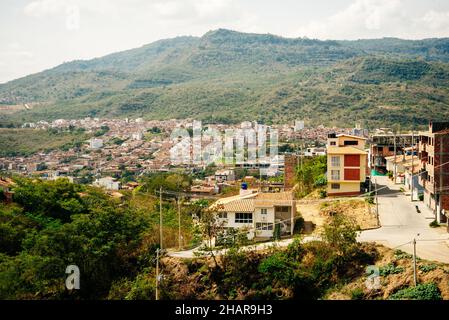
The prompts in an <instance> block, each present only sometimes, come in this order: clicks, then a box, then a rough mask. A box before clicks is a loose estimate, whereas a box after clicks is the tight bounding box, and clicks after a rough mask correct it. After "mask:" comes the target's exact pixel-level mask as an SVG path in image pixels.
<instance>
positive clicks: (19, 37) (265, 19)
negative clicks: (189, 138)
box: [0, 0, 449, 83]
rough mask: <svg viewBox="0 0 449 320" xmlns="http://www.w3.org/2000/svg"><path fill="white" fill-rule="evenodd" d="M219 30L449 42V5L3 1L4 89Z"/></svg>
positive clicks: (307, 0) (430, 0)
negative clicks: (80, 62) (67, 66)
mask: <svg viewBox="0 0 449 320" xmlns="http://www.w3.org/2000/svg"><path fill="white" fill-rule="evenodd" d="M218 28H227V29H232V30H237V31H242V32H256V33H271V34H276V35H281V36H285V37H293V38H295V37H308V38H316V39H349V40H353V39H367V38H369V39H372V38H382V37H398V38H404V39H423V38H434V37H449V1H448V0H426V1H422V0H332V1H331V0H328V1H324V0H313V1H311V0H275V1H274V0H1V1H0V83H4V82H7V81H10V80H13V79H16V78H19V77H22V76H25V75H28V74H31V73H36V72H39V71H42V70H45V69H48V68H51V67H54V66H57V65H59V64H61V63H63V62H67V61H72V60H76V59H91V58H95V57H100V56H103V55H106V54H109V53H113V52H117V51H121V50H127V49H131V48H136V47H140V46H142V45H145V44H148V43H151V42H153V41H156V40H159V39H166V38H172V37H176V36H181V35H193V36H201V35H203V34H204V33H206V32H207V31H210V30H214V29H218Z"/></svg>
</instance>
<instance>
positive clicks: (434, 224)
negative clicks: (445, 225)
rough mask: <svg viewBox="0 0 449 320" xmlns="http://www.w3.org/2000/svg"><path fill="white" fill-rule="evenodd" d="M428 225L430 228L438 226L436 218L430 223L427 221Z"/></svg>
mask: <svg viewBox="0 0 449 320" xmlns="http://www.w3.org/2000/svg"><path fill="white" fill-rule="evenodd" d="M429 226H430V227H431V228H438V227H439V226H440V224H439V223H438V222H437V221H436V220H433V221H432V222H431V223H429Z"/></svg>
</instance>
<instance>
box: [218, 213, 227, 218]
mask: <svg viewBox="0 0 449 320" xmlns="http://www.w3.org/2000/svg"><path fill="white" fill-rule="evenodd" d="M218 218H220V219H227V218H228V213H227V212H219V213H218Z"/></svg>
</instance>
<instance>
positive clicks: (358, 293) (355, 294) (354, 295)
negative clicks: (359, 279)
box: [351, 288, 365, 300]
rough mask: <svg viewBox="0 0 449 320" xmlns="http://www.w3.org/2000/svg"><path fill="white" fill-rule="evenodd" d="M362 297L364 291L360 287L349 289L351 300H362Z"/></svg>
mask: <svg viewBox="0 0 449 320" xmlns="http://www.w3.org/2000/svg"><path fill="white" fill-rule="evenodd" d="M364 297H365V293H364V292H363V289H361V288H356V289H354V290H352V291H351V300H363V298H364Z"/></svg>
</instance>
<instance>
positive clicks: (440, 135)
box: [419, 122, 449, 223]
mask: <svg viewBox="0 0 449 320" xmlns="http://www.w3.org/2000/svg"><path fill="white" fill-rule="evenodd" d="M419 158H420V160H421V171H420V180H419V181H420V183H421V184H422V186H423V187H424V202H425V204H426V205H427V206H429V207H430V208H431V209H432V210H433V211H434V213H435V219H436V220H437V221H438V222H440V223H442V222H448V217H449V122H430V124H429V131H427V132H422V133H420V142H419Z"/></svg>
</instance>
